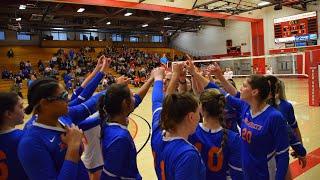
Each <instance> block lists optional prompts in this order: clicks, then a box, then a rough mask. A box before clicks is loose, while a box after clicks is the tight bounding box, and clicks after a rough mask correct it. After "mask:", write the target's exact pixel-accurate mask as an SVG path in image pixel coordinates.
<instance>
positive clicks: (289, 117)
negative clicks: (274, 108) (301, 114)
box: [278, 99, 298, 129]
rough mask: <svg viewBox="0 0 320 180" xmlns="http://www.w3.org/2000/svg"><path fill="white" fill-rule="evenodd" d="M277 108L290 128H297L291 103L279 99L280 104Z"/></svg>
mask: <svg viewBox="0 0 320 180" xmlns="http://www.w3.org/2000/svg"><path fill="white" fill-rule="evenodd" d="M278 110H279V111H280V112H281V113H282V115H283V117H284V119H285V120H286V121H287V122H288V124H289V125H290V127H291V128H292V129H296V128H298V124H297V121H296V117H295V115H294V110H293V107H292V104H291V103H289V102H288V101H285V100H282V99H281V100H280V104H279V105H278Z"/></svg>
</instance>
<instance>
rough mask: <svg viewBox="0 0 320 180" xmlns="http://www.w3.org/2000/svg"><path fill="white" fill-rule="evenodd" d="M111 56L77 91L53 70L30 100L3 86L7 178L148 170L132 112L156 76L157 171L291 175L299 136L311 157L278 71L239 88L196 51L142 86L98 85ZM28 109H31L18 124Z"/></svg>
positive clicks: (1, 140)
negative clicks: (142, 166)
mask: <svg viewBox="0 0 320 180" xmlns="http://www.w3.org/2000/svg"><path fill="white" fill-rule="evenodd" d="M110 62H111V60H110V59H109V58H106V57H104V56H101V57H100V58H99V59H98V61H97V65H96V67H95V69H94V70H93V71H92V72H91V74H89V75H88V76H87V78H86V79H85V80H84V82H83V83H82V84H81V86H80V87H79V88H78V89H76V90H75V91H74V92H73V94H72V97H71V98H70V99H69V97H68V92H67V91H66V90H65V88H64V86H63V85H62V84H61V83H59V82H58V81H57V80H55V79H50V78H46V79H38V80H35V81H34V82H32V83H31V85H30V86H29V88H28V94H27V101H28V105H27V107H26V108H24V107H23V100H22V99H21V98H20V97H19V96H18V95H17V94H15V93H11V92H1V93H0V180H2V179H9V180H24V179H31V180H46V179H59V180H60V179H61V180H66V179H68V180H71V179H75V180H76V179H77V180H78V179H84V180H87V179H106V180H109V179H142V178H143V177H142V176H141V175H140V173H139V170H138V167H137V150H136V147H135V144H134V141H133V138H132V136H131V135H130V133H129V131H128V124H129V118H128V116H129V115H130V114H131V113H132V112H133V111H134V109H135V108H137V107H138V106H139V104H141V102H142V101H143V99H144V97H145V96H146V94H147V92H148V90H149V89H150V87H151V86H152V85H153V89H152V112H150V113H152V136H151V148H152V155H153V159H154V170H155V172H156V175H157V178H158V179H161V180H202V179H208V180H211V179H212V180H214V179H221V180H222V179H223V180H225V179H235V180H238V179H239V180H241V179H248V180H256V179H259V180H260V179H261V180H268V179H277V180H284V179H291V173H290V169H289V167H288V166H289V147H290V146H291V148H292V149H293V152H292V153H291V155H292V156H294V157H295V158H298V159H299V162H300V163H301V165H302V168H304V167H305V166H306V158H305V157H306V150H305V148H304V147H303V144H302V140H301V134H300V130H299V127H298V125H297V122H296V119H295V116H294V110H293V107H292V105H291V104H290V103H289V102H288V101H287V99H286V96H285V87H284V83H283V82H282V81H281V80H280V79H278V78H277V77H275V76H272V75H268V76H261V75H251V76H249V77H248V78H246V80H245V81H244V82H243V85H242V87H241V88H240V90H239V91H238V90H237V89H236V86H235V84H234V82H233V81H232V79H231V80H230V79H226V78H225V76H224V75H223V72H222V70H221V68H220V67H219V65H218V64H217V63H214V64H212V65H210V66H208V67H207V69H206V73H205V74H207V75H209V76H206V75H204V73H202V72H200V71H199V69H198V68H197V67H196V66H195V65H194V64H193V61H192V59H191V58H190V57H189V56H188V60H187V61H185V62H178V63H174V64H173V65H172V66H173V67H172V71H171V72H169V71H168V70H166V69H165V68H164V67H158V68H155V69H154V70H153V71H152V73H151V75H150V77H149V79H148V80H147V81H146V82H145V83H144V84H143V86H142V87H140V89H139V90H138V91H137V93H135V94H134V93H132V91H131V90H130V88H129V86H128V82H129V79H127V78H125V77H123V76H121V77H119V78H118V79H117V80H116V83H114V84H111V85H110V86H108V87H107V88H106V89H105V90H104V91H101V92H98V93H94V92H95V91H96V89H97V87H98V85H99V83H100V81H102V79H103V78H104V76H105V74H106V73H107V71H108V69H109V66H110ZM187 74H189V75H190V77H189V76H187ZM211 75H214V77H215V79H213V78H212V77H211ZM24 114H30V115H31V117H30V119H29V120H28V121H27V122H26V124H25V126H24V129H23V130H20V129H16V128H15V126H16V125H19V124H23V119H24ZM151 170H152V168H151V167H150V171H151Z"/></svg>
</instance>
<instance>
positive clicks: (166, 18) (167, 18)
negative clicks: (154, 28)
mask: <svg viewBox="0 0 320 180" xmlns="http://www.w3.org/2000/svg"><path fill="white" fill-rule="evenodd" d="M169 19H171V18H170V17H165V18H163V20H165V21H167V20H169Z"/></svg>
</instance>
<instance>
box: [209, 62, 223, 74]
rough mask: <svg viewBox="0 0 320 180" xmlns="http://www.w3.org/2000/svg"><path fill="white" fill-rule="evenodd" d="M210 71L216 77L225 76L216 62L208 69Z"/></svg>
mask: <svg viewBox="0 0 320 180" xmlns="http://www.w3.org/2000/svg"><path fill="white" fill-rule="evenodd" d="M208 71H209V72H210V73H211V74H213V75H215V76H216V77H221V76H223V74H222V70H221V68H220V66H219V64H218V63H216V62H214V63H213V64H211V65H210V66H209V67H208Z"/></svg>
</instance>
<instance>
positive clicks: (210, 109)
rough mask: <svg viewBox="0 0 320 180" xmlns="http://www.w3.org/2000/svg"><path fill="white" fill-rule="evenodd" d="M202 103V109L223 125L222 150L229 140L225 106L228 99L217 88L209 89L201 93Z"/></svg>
mask: <svg viewBox="0 0 320 180" xmlns="http://www.w3.org/2000/svg"><path fill="white" fill-rule="evenodd" d="M200 103H201V106H202V110H203V111H205V112H206V113H207V114H208V116H210V117H217V118H218V120H219V123H220V125H221V126H222V128H223V129H222V132H223V136H222V141H221V149H220V151H219V153H220V152H221V150H223V148H224V147H225V146H226V143H227V141H228V131H227V129H226V122H225V119H224V107H225V104H226V99H225V97H224V95H223V94H221V93H220V92H219V90H217V89H208V90H205V91H204V92H203V93H201V95H200Z"/></svg>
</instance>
